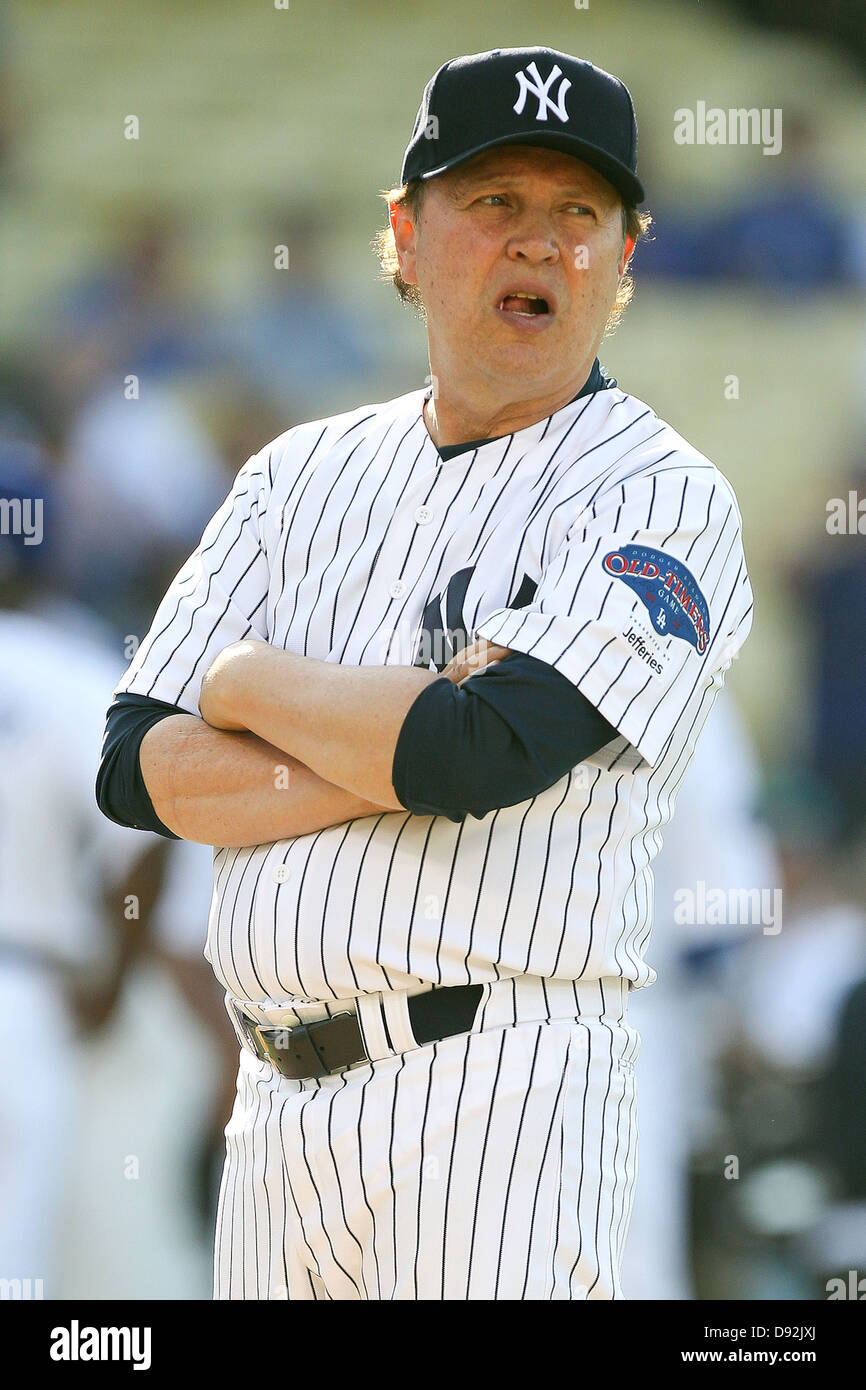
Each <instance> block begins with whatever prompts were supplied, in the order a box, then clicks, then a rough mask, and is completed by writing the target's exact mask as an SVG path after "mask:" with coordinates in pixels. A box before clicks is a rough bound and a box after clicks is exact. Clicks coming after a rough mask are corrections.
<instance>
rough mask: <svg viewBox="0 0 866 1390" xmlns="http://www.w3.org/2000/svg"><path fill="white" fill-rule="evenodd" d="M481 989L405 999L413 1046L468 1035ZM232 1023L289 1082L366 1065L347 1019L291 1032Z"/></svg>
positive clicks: (353, 1023) (354, 1021)
mask: <svg viewBox="0 0 866 1390" xmlns="http://www.w3.org/2000/svg"><path fill="white" fill-rule="evenodd" d="M482 989H483V986H482V985H450V986H447V987H445V986H443V987H440V988H438V989H431V990H428V991H427V992H426V993H425V994H413V995H411V996H410V998H409V999H408V1001H407V1006H408V1010H409V1022H410V1024H411V1026H412V1033H413V1035H414V1037H415V1041H416V1042H417V1044H418V1046H419V1047H423V1046H424V1044H425V1043H431V1042H438V1041H439V1040H440V1039H441V1038H450V1037H453V1036H454V1034H455V1033H468V1032H469V1030H470V1028H471V1027H472V1024H473V1022H474V1021H475V1014H476V1012H477V1009H478V1004H479V1002H480V1000H481V993H482ZM235 1017H236V1018H237V1020H238V1023H239V1024H240V1026H241V1028H242V1029H243V1032H244V1035H245V1037H246V1039H247V1041H248V1042H249V1045H250V1047H251V1048H252V1050H253V1052H255V1054H256V1056H257V1057H258V1058H259V1059H260V1060H261V1061H262V1062H270V1063H272V1065H273V1066H275V1067H276V1069H277V1071H278V1072H280V1073H281V1074H282V1075H283V1076H287V1077H288V1078H289V1080H291V1081H306V1080H307V1079H310V1078H312V1077H316V1076H330V1075H331V1074H332V1073H333V1072H336V1071H341V1070H342V1068H343V1067H350V1066H354V1065H355V1064H356V1063H357V1062H369V1061H370V1058H369V1057H368V1056H367V1053H366V1050H365V1048H364V1039H363V1037H362V1036H361V1028H360V1024H359V1023H358V1018H357V1015H356V1014H353V1013H339V1014H334V1016H333V1017H332V1018H323V1019H319V1020H318V1021H317V1022H316V1023H305V1024H301V1025H300V1026H298V1027H297V1028H284V1027H283V1028H280V1027H276V1026H274V1025H272V1024H263V1023H257V1022H256V1020H255V1019H253V1018H251V1017H250V1015H249V1014H246V1013H244V1012H243V1010H242V1009H241V1008H237V1009H236V1010H235Z"/></svg>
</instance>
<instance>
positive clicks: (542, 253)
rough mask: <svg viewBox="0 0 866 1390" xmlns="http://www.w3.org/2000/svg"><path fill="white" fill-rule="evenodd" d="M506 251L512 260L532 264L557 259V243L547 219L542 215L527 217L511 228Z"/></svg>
mask: <svg viewBox="0 0 866 1390" xmlns="http://www.w3.org/2000/svg"><path fill="white" fill-rule="evenodd" d="M506 251H507V254H508V255H509V256H510V257H511V259H512V260H515V261H529V262H531V263H532V264H534V265H542V264H544V263H545V262H547V263H550V262H553V261H557V260H559V244H558V242H557V240H556V236H555V235H554V231H553V228H552V227H551V225H550V223H549V221H547V219H545V218H543V217H527V218H526V219H525V221H524V222H523V223H522V224H521V226H520V227H516V228H513V229H512V232H511V235H510V236H509V238H508V245H507V247H506Z"/></svg>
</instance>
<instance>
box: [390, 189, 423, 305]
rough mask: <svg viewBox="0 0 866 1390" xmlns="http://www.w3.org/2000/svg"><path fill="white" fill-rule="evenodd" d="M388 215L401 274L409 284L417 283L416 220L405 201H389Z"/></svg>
mask: <svg viewBox="0 0 866 1390" xmlns="http://www.w3.org/2000/svg"><path fill="white" fill-rule="evenodd" d="M388 217H389V219H390V222H391V231H392V232H393V234H394V247H395V250H396V252H397V261H398V263H399V266H400V274H401V276H402V277H403V281H404V283H405V284H407V285H417V283H418V277H417V275H416V273H415V222H414V221H413V219H412V213H411V212H410V210H409V208H408V207H407V206H406V204H405V203H389V204H388Z"/></svg>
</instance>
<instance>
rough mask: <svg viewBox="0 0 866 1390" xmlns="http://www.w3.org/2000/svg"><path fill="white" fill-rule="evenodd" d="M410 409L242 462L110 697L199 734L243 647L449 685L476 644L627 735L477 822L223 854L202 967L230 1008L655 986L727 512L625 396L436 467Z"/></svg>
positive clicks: (737, 552)
mask: <svg viewBox="0 0 866 1390" xmlns="http://www.w3.org/2000/svg"><path fill="white" fill-rule="evenodd" d="M423 402H424V392H423V391H415V392H412V393H410V394H408V395H405V396H402V397H399V398H397V399H395V400H392V401H389V402H386V403H384V404H378V405H369V406H366V407H363V408H361V409H358V410H354V411H351V412H348V413H346V414H343V415H338V416H335V417H333V418H330V419H327V420H320V421H316V422H313V423H310V424H304V425H301V426H298V427H297V428H294V429H292V430H289V431H288V432H287V433H286V434H284V435H282V436H281V437H280V438H278V439H277V440H276V441H275V442H274V443H273V444H271V445H270V446H268V447H266V448H264V449H263V450H262V451H261V452H260V453H259V454H257V455H255V456H254V457H253V458H251V459H250V460H249V461H248V463H247V464H246V465H245V466H244V467H243V468H242V469H241V471H240V473H239V474H238V476H237V479H236V481H235V485H234V487H233V489H232V492H231V494H230V495H229V497H228V498H227V500H226V502H225V503H224V505H223V506H222V508H221V509H220V510H219V512H218V513H217V514H216V516H215V517H214V518H213V519H212V521H211V522H210V523H209V525H208V526H207V528H206V530H205V533H204V536H203V538H202V541H201V544H200V546H199V547H198V549H197V550H196V552H195V553H194V554H193V556H192V557H191V559H190V560H189V561H188V562H187V564H186V565H185V566H184V567H183V569H182V570H181V571H180V573H179V574H178V576H177V578H176V579H175V581H174V582H173V584H172V585H171V587H170V589H169V591H168V593H167V594H166V597H165V599H164V600H163V602H162V604H161V606H160V608H159V610H158V612H157V614H156V617H155V619H154V622H153V626H152V628H151V631H150V633H149V635H148V637H147V638H146V640H145V641H144V642H143V643H142V645H141V647H140V649H139V652H138V654H137V656H136V658H135V659H134V661H133V663H132V665H131V666H130V668H129V670H128V671H127V673H126V674H125V676H124V677H123V679H122V680H121V682H120V684H119V686H118V688H117V689H118V692H120V691H130V692H133V693H136V694H140V695H148V696H152V697H154V698H156V699H159V700H163V701H166V702H169V703H173V704H177V705H180V706H181V707H182V708H184V709H187V710H189V711H190V712H191V713H197V712H198V698H199V688H200V682H201V680H202V677H203V675H204V674H205V672H206V671H207V669H208V666H209V665H210V663H211V662H212V661H213V659H214V657H215V656H216V655H217V653H218V652H219V651H220V650H221V649H222V648H223V647H225V646H226V645H228V644H229V643H230V642H233V641H236V640H239V639H241V638H243V637H250V636H252V637H259V638H262V639H264V640H267V641H268V642H271V643H272V644H274V645H276V646H278V647H283V648H286V649H289V650H292V651H295V652H299V653H301V654H304V655H307V656H312V657H317V658H320V659H322V660H325V661H334V662H341V663H348V664H351V665H365V664H377V665H385V664H403V665H406V664H413V663H414V664H419V665H424V666H430V667H431V668H436V669H439V670H441V669H442V667H443V666H444V665H445V664H446V663H447V661H448V660H449V659H450V657H451V656H452V655H453V653H454V651H455V650H458V649H459V648H460V647H462V646H463V645H464V644H465V642H466V641H467V640H472V639H473V638H474V637H475V636H476V635H477V636H483V637H486V638H489V639H490V640H493V641H495V642H498V643H501V644H503V645H505V646H508V647H510V648H512V649H514V650H517V651H521V652H526V653H528V654H531V655H533V656H536V657H538V658H540V659H542V660H544V661H545V662H548V663H550V664H551V665H552V666H554V667H556V668H557V669H558V670H559V671H560V672H561V673H563V674H564V675H565V676H567V677H568V679H569V680H571V681H572V682H573V683H574V685H575V686H577V687H578V688H579V689H580V690H581V691H582V692H583V694H584V695H586V697H587V698H588V699H589V700H590V701H592V703H593V704H595V705H596V706H597V707H598V709H599V710H600V711H601V713H602V714H603V715H604V716H605V717H606V718H607V719H608V720H609V721H610V722H611V723H612V724H613V725H614V727H615V728H616V729H617V730H618V731H619V735H620V736H619V737H618V738H616V739H615V740H614V741H613V742H612V743H611V744H609V745H608V746H607V747H606V748H604V749H602V750H601V751H600V752H599V753H598V754H596V755H595V756H593V757H592V758H590V759H588V760H587V762H586V763H584V764H581V765H580V766H579V767H577V768H575V769H573V770H572V771H571V772H570V773H569V774H568V775H567V776H565V777H563V778H562V779H561V780H560V781H559V782H557V783H556V784H555V785H553V786H551V787H550V788H549V789H548V790H547V791H545V792H543V793H542V794H540V795H538V796H535V797H534V798H532V800H530V801H526V802H522V803H520V804H518V805H515V806H510V807H506V808H503V809H500V810H496V811H493V812H490V813H489V814H487V815H485V816H484V817H483V818H476V817H473V816H467V817H466V818H465V819H464V820H463V821H462V822H460V823H456V822H454V821H451V820H449V819H447V818H446V817H442V816H413V815H411V814H409V813H406V812H385V813H382V814H378V815H374V816H370V817H366V818H361V819H359V820H355V821H352V822H350V823H347V824H344V825H338V826H334V827H331V828H328V829H325V830H322V831H318V832H316V833H314V834H308V835H302V836H298V837H296V838H294V839H291V840H285V841H280V842H277V843H274V844H266V845H261V846H257V847H251V848H244V849H217V850H216V851H215V856H214V896H213V901H212V906H211V916H210V923H209V931H208V947H207V954H208V958H209V959H210V961H211V963H212V965H213V967H214V969H215V971H216V974H217V976H218V977H219V978H220V980H221V981H222V982H223V984H224V985H225V987H226V989H227V990H228V991H229V992H230V993H231V994H233V995H235V996H236V997H237V998H239V999H247V1000H252V1001H255V1000H263V999H290V998H292V997H296V996H299V997H302V998H307V999H318V1000H329V999H339V998H346V997H349V996H353V995H357V994H359V993H361V992H366V991H379V990H399V989H405V988H412V987H416V986H417V985H418V984H419V983H420V982H424V983H432V984H435V985H453V984H463V983H466V982H479V983H481V982H485V981H489V980H494V979H498V978H503V977H508V976H514V975H520V974H531V975H535V976H542V977H547V978H551V977H553V978H561V979H567V980H594V979H599V978H602V977H611V976H620V977H622V978H624V979H626V980H628V981H630V982H631V983H632V985H633V986H634V987H640V986H644V985H647V984H650V983H652V981H653V979H654V978H655V972H654V971H653V969H652V967H651V965H650V964H649V963H648V962H647V961H646V959H645V956H644V952H645V950H646V947H647V943H648V940H649V935H650V929H651V917H652V872H651V867H650V866H651V861H652V859H653V857H654V855H655V854H656V852H657V850H658V848H659V846H660V843H661V840H660V831H661V829H662V827H663V826H664V824H665V822H666V821H667V820H668V819H669V817H670V815H671V814H672V811H673V806H674V801H675V796H676V791H677V788H678V786H679V783H680V781H681V779H682V776H683V774H684V772H685V769H686V767H687V765H688V762H689V759H690V756H691V753H692V751H693V749H694V746H695V741H696V739H697V737H698V735H699V733H700V729H701V726H702V724H703V722H704V720H705V718H706V716H707V714H708V712H709V710H710V708H711V706H712V703H713V701H714V699H715V697H716V695H717V693H718V691H719V689H720V687H721V685H722V684H723V680H724V674H725V671H726V670H727V668H728V667H729V666H730V664H731V662H732V660H733V658H734V657H735V656H736V654H737V652H738V651H739V648H740V646H741V644H742V642H743V641H744V639H745V637H746V635H747V633H748V629H749V626H750V623H751V608H752V599H751V591H750V586H749V581H748V577H747V573H746V566H745V560H744V556H743V550H742V541H741V522H740V516H739V511H738V508H737V504H736V500H735V498H734V495H733V492H732V490H731V487H730V485H729V484H728V483H727V481H726V480H725V479H724V477H723V476H722V475H721V474H720V473H719V471H718V470H717V469H716V468H715V467H714V466H713V464H711V463H710V462H709V461H708V460H707V459H706V458H704V457H703V456H702V455H701V454H699V453H698V452H697V451H696V450H694V449H693V448H692V447H691V446H690V445H689V444H688V443H687V442H686V441H685V440H683V439H682V438H681V437H680V436H679V435H678V434H677V433H676V432H675V431H674V430H673V429H671V428H670V426H668V425H667V424H665V423H664V421H662V420H660V419H659V418H658V417H657V416H656V415H655V413H654V412H653V411H652V409H651V408H650V407H649V406H647V405H645V404H644V403H643V402H641V401H639V400H637V399H636V398H634V397H633V396H630V395H628V394H626V393H625V392H623V391H621V390H618V389H608V390H602V391H598V392H595V393H594V394H591V395H589V396H586V397H583V398H579V399H577V400H576V401H574V402H572V403H571V404H569V405H567V406H565V407H563V408H562V409H561V410H558V411H556V412H555V413H554V414H552V415H551V416H549V417H547V418H546V419H543V420H541V421H539V422H537V423H536V424H533V425H530V426H528V427H527V428H525V429H522V430H518V431H516V432H515V433H513V434H510V435H507V436H505V437H502V438H498V439H492V440H489V441H487V442H485V443H484V444H482V445H481V446H479V447H477V448H473V449H470V450H469V451H467V452H464V453H461V454H458V455H457V456H455V457H451V458H448V459H447V460H445V461H443V459H442V458H441V457H440V455H439V452H438V450H437V449H436V446H435V445H434V444H433V442H432V440H431V439H430V437H429V435H428V433H427V430H426V427H425V424H424V420H423V415H422V408H423ZM482 679H483V677H482ZM443 756H447V750H443Z"/></svg>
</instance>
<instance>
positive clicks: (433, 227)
mask: <svg viewBox="0 0 866 1390" xmlns="http://www.w3.org/2000/svg"><path fill="white" fill-rule="evenodd" d="M395 211H396V215H395ZM392 225H393V227H394V233H395V240H396V243H397V250H398V254H399V256H400V268H401V273H402V275H403V279H404V280H405V281H406V282H407V284H417V286H418V288H419V289H420V291H421V294H422V296H423V299H424V304H425V307H426V310H427V329H428V335H429V339H430V357H431V363H432V364H433V369H434V371H439V372H440V373H445V374H446V381H447V376H448V374H449V373H451V372H453V371H463V372H465V373H467V374H468V376H470V377H471V378H472V379H473V380H474V381H476V382H478V381H479V380H480V382H481V384H482V385H483V384H484V383H485V382H486V383H487V385H488V386H489V388H490V390H491V392H492V393H493V394H499V393H501V392H507V391H508V389H509V387H510V386H511V387H515V388H517V389H518V391H519V394H520V395H521V396H525V394H526V392H527V388H529V390H530V391H533V390H534V391H536V392H537V393H538V394H539V395H543V394H544V393H546V392H548V391H550V392H554V391H556V390H557V389H558V388H559V387H560V386H563V385H567V384H568V383H569V381H570V380H571V379H572V378H574V377H575V375H576V374H579V373H580V371H582V369H583V367H584V365H585V364H586V369H587V371H588V369H589V366H591V365H592V361H593V359H594V357H595V354H596V350H597V348H598V345H599V343H600V342H601V338H602V336H603V333H604V328H605V324H606V322H607V319H608V316H609V314H610V310H611V308H612V306H613V302H614V299H615V297H616V291H617V286H618V283H619V278H620V276H621V274H622V272H623V270H624V268H625V264H626V261H627V258H628V254H629V252H630V250H631V246H630V243H626V244H625V245H624V244H623V230H622V204H621V201H620V197H619V194H618V193H617V191H616V189H615V188H614V187H613V186H612V185H611V184H609V183H608V182H607V180H606V179H605V178H603V177H602V175H601V174H598V173H596V171H595V170H594V169H591V168H590V167H589V165H587V164H584V163H582V161H580V160H577V159H574V158H573V157H572V156H571V155H566V154H560V153H559V152H558V151H556V150H549V149H545V148H536V147H534V146H529V145H512V146H500V147H498V148H496V149H492V150H487V151H485V152H484V153H482V154H480V155H477V156H476V157H475V158H473V159H471V160H467V161H466V163H465V164H462V165H459V166H458V167H457V168H456V169H452V170H450V171H449V172H448V173H446V174H442V175H439V176H438V177H436V178H434V179H431V180H430V181H429V182H428V184H427V186H426V188H425V190H424V196H423V204H422V208H421V213H420V217H419V219H418V221H417V222H413V221H412V218H411V214H409V213H408V211H406V210H404V209H397V210H394V209H392ZM529 296H536V297H535V298H529ZM578 384H580V383H578Z"/></svg>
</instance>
